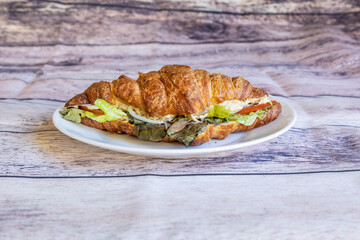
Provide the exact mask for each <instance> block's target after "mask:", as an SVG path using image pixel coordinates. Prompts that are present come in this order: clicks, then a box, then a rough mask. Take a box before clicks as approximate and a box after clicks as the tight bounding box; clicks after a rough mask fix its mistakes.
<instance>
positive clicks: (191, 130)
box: [169, 122, 207, 147]
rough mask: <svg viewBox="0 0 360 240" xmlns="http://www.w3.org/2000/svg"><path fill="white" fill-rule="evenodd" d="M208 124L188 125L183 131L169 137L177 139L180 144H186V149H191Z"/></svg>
mask: <svg viewBox="0 0 360 240" xmlns="http://www.w3.org/2000/svg"><path fill="white" fill-rule="evenodd" d="M206 127H207V123H206V122H202V123H191V124H188V125H186V126H185V127H184V128H183V129H182V130H180V131H178V132H175V133H173V134H171V135H169V137H171V138H176V139H177V140H179V141H180V142H182V143H184V144H185V146H186V147H189V146H190V145H191V143H192V141H193V140H194V139H195V138H196V137H197V136H198V135H199V134H201V133H202V132H204V131H205V130H206Z"/></svg>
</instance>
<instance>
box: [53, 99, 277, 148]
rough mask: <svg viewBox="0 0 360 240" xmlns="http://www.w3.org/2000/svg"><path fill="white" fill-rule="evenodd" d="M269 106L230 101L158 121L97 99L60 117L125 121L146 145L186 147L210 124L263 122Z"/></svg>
mask: <svg viewBox="0 0 360 240" xmlns="http://www.w3.org/2000/svg"><path fill="white" fill-rule="evenodd" d="M272 105H273V104H272V102H271V101H270V99H269V97H268V96H267V95H266V96H264V97H261V98H256V99H246V100H244V101H239V100H230V101H225V102H222V103H221V104H214V105H211V106H210V107H208V108H207V109H205V110H204V111H203V112H201V113H198V114H192V115H187V116H175V115H166V116H162V117H158V118H153V117H150V116H148V115H147V114H146V113H145V112H144V111H143V110H141V109H137V108H134V107H132V106H130V105H129V104H127V103H125V102H123V101H117V102H116V106H115V105H111V104H110V103H108V102H106V101H105V100H103V99H97V100H96V101H95V103H94V105H81V106H72V107H68V108H65V109H64V110H63V111H61V112H60V113H61V114H62V115H63V118H64V119H67V120H70V121H74V122H77V123H80V122H81V119H82V118H85V117H87V118H90V119H92V120H94V121H96V122H99V123H104V122H108V121H110V122H111V121H118V120H120V121H124V122H129V123H131V124H133V125H134V126H135V132H136V134H137V136H138V138H140V139H142V140H147V141H161V140H162V139H163V138H164V137H165V136H168V137H170V138H175V139H177V140H178V141H180V142H182V143H184V144H185V146H186V147H188V146H190V145H191V142H192V141H193V140H194V139H195V138H196V137H197V136H198V135H199V134H201V133H203V132H204V131H205V130H206V128H207V126H208V125H209V124H214V125H219V124H224V123H227V122H233V121H236V122H238V123H240V124H243V125H246V126H250V125H252V124H253V123H254V122H255V120H256V119H257V118H259V119H262V118H264V117H265V116H266V114H267V113H268V112H269V111H270V109H271V108H272Z"/></svg>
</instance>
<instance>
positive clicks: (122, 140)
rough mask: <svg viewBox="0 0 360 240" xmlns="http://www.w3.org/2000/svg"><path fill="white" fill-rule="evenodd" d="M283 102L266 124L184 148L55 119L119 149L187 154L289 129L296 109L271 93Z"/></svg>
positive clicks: (77, 135)
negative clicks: (278, 113)
mask: <svg viewBox="0 0 360 240" xmlns="http://www.w3.org/2000/svg"><path fill="white" fill-rule="evenodd" d="M272 99H274V100H277V101H278V102H280V103H281V105H282V112H281V114H280V116H279V117H278V118H277V119H276V120H275V121H273V122H271V123H268V124H266V125H265V126H262V127H259V128H255V129H253V130H250V131H247V132H241V133H232V134H230V135H229V136H228V137H227V138H226V139H224V140H212V141H210V142H208V143H204V144H202V145H200V146H196V147H189V148H185V146H184V145H182V144H180V143H162V142H160V143H158V142H149V141H143V140H140V139H138V138H136V137H132V136H129V135H126V134H111V133H109V132H106V131H103V130H99V129H95V128H91V127H87V126H85V125H83V124H80V123H74V122H71V121H68V120H65V119H63V118H62V117H61V114H60V113H59V111H60V108H61V107H62V106H61V107H59V108H58V109H56V110H55V112H54V114H53V122H54V125H55V127H56V128H57V129H59V130H60V131H61V132H63V133H64V134H66V135H68V136H69V137H71V138H74V139H76V140H79V141H82V142H85V143H88V144H91V145H94V146H97V147H102V148H106V149H110V150H114V151H118V152H124V153H130V154H135V155H143V156H152V157H162V158H184V157H194V156H198V155H204V154H209V153H216V152H223V151H230V150H234V149H239V148H242V147H246V146H250V145H253V144H257V143H261V142H264V141H267V140H270V139H272V138H275V137H277V136H279V135H281V134H283V133H284V132H286V131H287V130H289V129H290V128H291V127H292V126H293V125H294V123H295V121H296V112H295V110H294V109H293V108H292V107H291V106H290V105H289V104H288V103H287V102H286V101H285V100H284V99H283V98H281V100H279V98H275V97H272Z"/></svg>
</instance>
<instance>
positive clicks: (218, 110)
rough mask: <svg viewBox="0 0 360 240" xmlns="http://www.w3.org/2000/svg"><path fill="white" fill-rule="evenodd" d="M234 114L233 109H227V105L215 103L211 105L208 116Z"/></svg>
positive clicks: (226, 116) (224, 116)
mask: <svg viewBox="0 0 360 240" xmlns="http://www.w3.org/2000/svg"><path fill="white" fill-rule="evenodd" d="M232 114H233V113H232V112H231V110H229V109H227V108H226V107H225V106H222V105H219V104H214V105H212V106H210V107H209V114H208V115H207V116H206V117H208V118H211V117H217V118H228V117H229V116H230V115H232Z"/></svg>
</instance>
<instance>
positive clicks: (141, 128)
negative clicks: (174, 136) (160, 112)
mask: <svg viewBox="0 0 360 240" xmlns="http://www.w3.org/2000/svg"><path fill="white" fill-rule="evenodd" d="M135 132H136V135H137V137H138V138H140V139H141V140H145V141H154V142H159V141H161V140H162V139H163V138H164V137H165V136H166V129H165V125H151V124H142V125H135Z"/></svg>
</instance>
